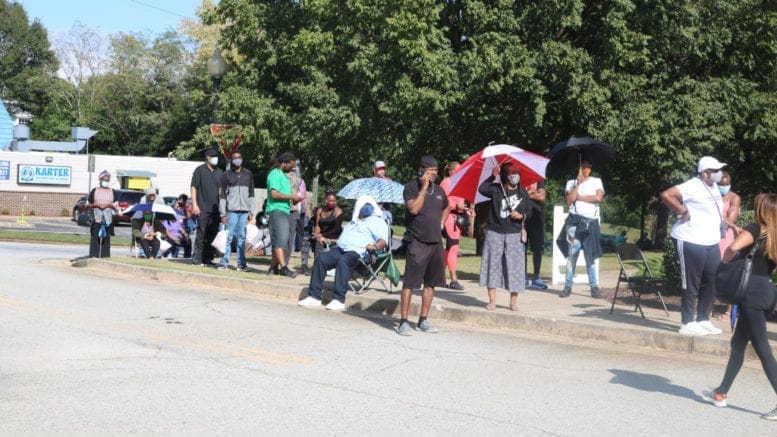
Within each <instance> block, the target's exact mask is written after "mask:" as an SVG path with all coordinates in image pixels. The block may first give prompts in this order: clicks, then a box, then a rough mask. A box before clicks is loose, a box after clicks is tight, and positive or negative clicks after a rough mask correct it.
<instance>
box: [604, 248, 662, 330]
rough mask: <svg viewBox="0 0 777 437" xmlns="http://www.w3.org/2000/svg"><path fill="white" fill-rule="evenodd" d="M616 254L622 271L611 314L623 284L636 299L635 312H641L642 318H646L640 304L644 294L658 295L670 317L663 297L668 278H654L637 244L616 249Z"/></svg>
mask: <svg viewBox="0 0 777 437" xmlns="http://www.w3.org/2000/svg"><path fill="white" fill-rule="evenodd" d="M616 254H617V256H618V264H620V267H621V271H620V273H619V274H618V283H617V285H616V286H615V295H614V296H613V298H612V306H611V307H610V314H612V311H613V309H614V308H615V299H617V297H618V290H619V288H620V285H621V282H625V283H626V287H628V289H629V290H630V291H631V295H632V296H633V297H634V300H635V304H634V311H637V310H639V313H640V314H642V318H643V319H644V318H645V313H644V312H643V311H642V305H641V304H640V297H641V296H642V295H643V294H650V293H655V294H657V295H658V299H659V300H661V305H663V307H664V312H666V315H667V316H668V315H669V311H668V310H667V309H666V303H664V297H663V296H661V287H662V286H664V285H665V284H666V282H667V279H666V278H657V277H654V276H653V273H652V272H651V271H650V266H648V263H647V260H646V259H645V254H644V253H642V250H641V249H640V248H639V247H637V245H635V244H630V243H624V244H621V245H619V246H618V247H617V248H616Z"/></svg>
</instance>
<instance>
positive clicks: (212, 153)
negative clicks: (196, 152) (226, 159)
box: [205, 147, 219, 156]
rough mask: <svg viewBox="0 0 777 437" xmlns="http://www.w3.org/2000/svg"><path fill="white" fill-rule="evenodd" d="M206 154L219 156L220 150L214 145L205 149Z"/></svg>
mask: <svg viewBox="0 0 777 437" xmlns="http://www.w3.org/2000/svg"><path fill="white" fill-rule="evenodd" d="M205 156H219V152H218V151H217V150H216V149H214V148H213V147H209V148H207V149H205Z"/></svg>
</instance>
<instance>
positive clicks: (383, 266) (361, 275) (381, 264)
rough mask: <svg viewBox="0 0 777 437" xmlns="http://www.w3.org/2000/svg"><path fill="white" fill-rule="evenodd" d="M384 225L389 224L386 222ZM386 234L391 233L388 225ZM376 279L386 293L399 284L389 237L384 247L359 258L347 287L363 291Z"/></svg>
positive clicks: (391, 291)
mask: <svg viewBox="0 0 777 437" xmlns="http://www.w3.org/2000/svg"><path fill="white" fill-rule="evenodd" d="M386 226H389V225H388V224H386ZM388 235H391V227H390V226H389V232H388ZM375 281H378V282H379V283H380V285H381V286H382V287H383V289H384V290H385V291H386V292H387V293H393V291H394V289H393V286H394V285H398V284H399V271H398V270H397V266H396V264H394V257H393V255H392V254H391V237H390V236H389V238H388V241H387V242H386V247H384V248H383V249H381V250H380V251H378V252H375V253H368V254H367V256H366V257H363V258H359V262H358V264H356V267H354V269H353V275H351V280H350V281H348V287H349V288H350V289H351V291H353V292H354V293H356V294H361V293H363V292H364V291H365V290H366V289H367V288H368V287H369V286H370V285H372V283H373V282H375Z"/></svg>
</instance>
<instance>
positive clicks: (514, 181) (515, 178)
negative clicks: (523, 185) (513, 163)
mask: <svg viewBox="0 0 777 437" xmlns="http://www.w3.org/2000/svg"><path fill="white" fill-rule="evenodd" d="M507 182H509V183H510V185H518V184H519V183H520V182H521V175H519V174H511V175H509V176H507Z"/></svg>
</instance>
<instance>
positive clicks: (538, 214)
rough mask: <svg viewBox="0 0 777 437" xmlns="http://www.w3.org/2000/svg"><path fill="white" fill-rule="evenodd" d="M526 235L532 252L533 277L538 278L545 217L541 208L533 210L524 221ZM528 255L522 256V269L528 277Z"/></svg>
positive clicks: (542, 249) (543, 245) (542, 250)
mask: <svg viewBox="0 0 777 437" xmlns="http://www.w3.org/2000/svg"><path fill="white" fill-rule="evenodd" d="M525 226H526V237H527V238H528V239H529V242H528V243H529V244H528V246H529V248H530V249H531V253H532V263H533V267H534V270H532V271H533V272H534V279H539V278H540V270H541V268H542V254H543V252H544V251H545V219H544V213H543V211H542V210H539V211H538V210H536V209H535V210H533V211H532V215H531V216H530V217H529V220H527V221H526V225H525ZM528 267H529V257H528V256H526V257H524V269H525V271H526V277H527V278H528V277H529V274H528V273H529V268H528Z"/></svg>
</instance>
